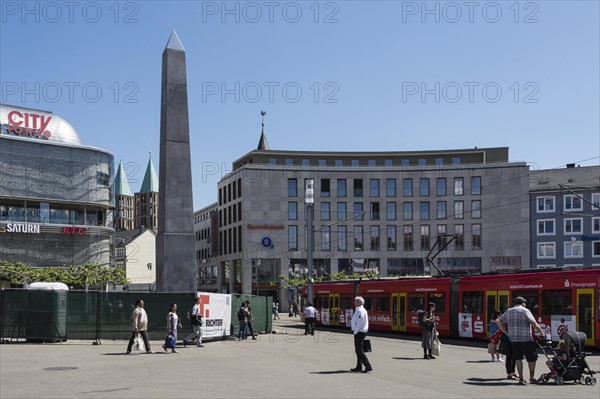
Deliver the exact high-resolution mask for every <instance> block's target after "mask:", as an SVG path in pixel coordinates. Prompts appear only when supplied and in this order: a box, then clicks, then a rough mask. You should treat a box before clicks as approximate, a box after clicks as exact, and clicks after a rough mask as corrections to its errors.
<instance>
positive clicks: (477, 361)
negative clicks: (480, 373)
mask: <svg viewBox="0 0 600 399" xmlns="http://www.w3.org/2000/svg"><path fill="white" fill-rule="evenodd" d="M465 363H492V362H490V361H489V360H467V361H465Z"/></svg>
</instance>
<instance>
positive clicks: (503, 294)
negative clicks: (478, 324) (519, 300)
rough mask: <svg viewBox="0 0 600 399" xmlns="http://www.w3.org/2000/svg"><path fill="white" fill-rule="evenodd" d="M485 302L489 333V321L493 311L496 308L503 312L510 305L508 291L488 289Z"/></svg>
mask: <svg viewBox="0 0 600 399" xmlns="http://www.w3.org/2000/svg"><path fill="white" fill-rule="evenodd" d="M485 304H486V309H485V315H486V319H485V326H486V327H485V330H486V331H487V333H488V335H489V333H490V331H489V322H490V319H491V318H492V313H493V312H494V310H499V311H500V313H501V314H502V313H504V312H505V311H506V309H508V308H509V307H510V306H509V302H508V291H486V292H485Z"/></svg>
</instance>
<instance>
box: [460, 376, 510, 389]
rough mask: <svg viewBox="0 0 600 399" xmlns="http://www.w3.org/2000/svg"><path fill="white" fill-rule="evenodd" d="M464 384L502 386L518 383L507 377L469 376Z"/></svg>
mask: <svg viewBox="0 0 600 399" xmlns="http://www.w3.org/2000/svg"><path fill="white" fill-rule="evenodd" d="M463 384H466V385H478V386H488V387H494V386H495V387H501V386H506V385H517V384H515V382H514V381H509V380H507V379H505V378H468V379H467V381H464V382H463Z"/></svg>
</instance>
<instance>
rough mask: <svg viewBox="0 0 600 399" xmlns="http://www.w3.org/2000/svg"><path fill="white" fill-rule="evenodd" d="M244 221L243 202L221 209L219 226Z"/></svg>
mask: <svg viewBox="0 0 600 399" xmlns="http://www.w3.org/2000/svg"><path fill="white" fill-rule="evenodd" d="M241 221H242V203H241V202H238V203H237V204H232V205H229V206H227V207H225V208H222V209H219V227H223V226H227V225H228V224H232V223H237V222H241Z"/></svg>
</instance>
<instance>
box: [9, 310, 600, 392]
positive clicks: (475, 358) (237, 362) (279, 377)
mask: <svg viewBox="0 0 600 399" xmlns="http://www.w3.org/2000/svg"><path fill="white" fill-rule="evenodd" d="M299 323H300V322H299V318H296V319H293V318H291V319H290V318H288V317H287V316H282V320H281V321H276V322H275V323H274V329H275V330H276V333H275V334H269V335H263V336H260V338H259V339H258V340H256V341H252V340H247V341H243V342H236V341H235V340H228V341H216V342H209V343H207V344H206V345H205V347H204V348H196V347H194V346H192V347H190V346H188V347H186V348H183V347H181V346H180V347H179V348H178V350H179V353H176V354H171V353H165V352H163V351H162V349H161V344H162V343H161V342H158V341H153V342H152V349H153V350H154V351H156V354H145V353H144V354H141V353H134V354H132V355H126V354H125V348H126V344H127V342H126V341H118V342H112V341H110V342H103V344H102V345H99V346H96V345H92V344H91V342H85V341H83V342H82V341H73V342H65V343H59V344H6V345H0V372H1V376H0V397H1V398H3V399H10V398H234V397H243V398H282V397H283V398H311V399H315V398H486V397H493V398H511V399H512V398H546V399H547V398H594V399H598V398H599V397H600V385H596V386H595V387H591V386H587V385H574V384H573V383H572V382H568V383H565V385H563V386H555V385H553V384H549V385H528V386H518V385H517V384H516V382H515V381H508V380H506V379H504V377H506V374H505V369H504V364H503V363H491V362H489V360H488V359H489V355H488V354H487V352H486V348H485V347H484V346H485V344H484V343H478V344H477V345H476V346H473V345H472V344H471V345H469V346H465V344H467V343H465V342H461V341H452V342H449V341H448V340H446V341H448V342H446V344H445V345H443V347H442V354H441V356H440V357H439V358H437V359H435V360H423V359H422V352H421V347H420V342H419V341H418V340H413V339H412V338H410V339H399V338H398V337H397V336H396V337H394V336H393V335H385V334H382V335H378V336H373V335H372V336H370V337H369V338H370V339H371V341H372V344H373V352H372V353H369V354H368V355H369V359H370V360H371V363H372V364H373V368H374V371H373V372H372V373H369V374H360V373H351V372H350V371H349V369H350V368H351V367H354V366H355V356H354V353H353V341H352V336H351V335H350V334H349V333H348V332H346V331H341V330H339V331H335V332H326V331H317V334H316V335H315V336H314V337H312V336H304V335H302V332H303V331H302V330H301V329H300V327H301V326H300V324H299ZM545 360H546V359H545V357H543V356H540V359H539V361H538V368H537V370H538V371H537V373H536V374H537V375H538V376H539V374H541V373H542V372H546V367H545V365H544V361H545ZM588 361H589V364H590V366H591V367H592V368H593V369H594V370H599V369H600V356H598V353H597V352H596V353H594V355H592V356H590V357H588Z"/></svg>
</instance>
